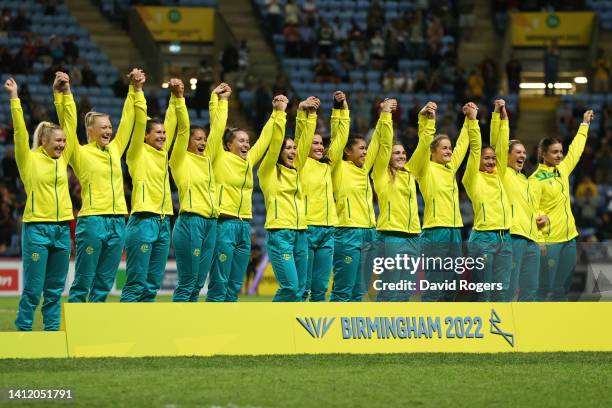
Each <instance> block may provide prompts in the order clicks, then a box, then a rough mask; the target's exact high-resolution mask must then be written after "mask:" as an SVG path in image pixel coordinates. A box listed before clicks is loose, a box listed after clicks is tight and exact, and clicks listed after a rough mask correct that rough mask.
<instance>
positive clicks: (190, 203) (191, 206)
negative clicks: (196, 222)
mask: <svg viewBox="0 0 612 408" xmlns="http://www.w3.org/2000/svg"><path fill="white" fill-rule="evenodd" d="M189 208H193V204H192V201H191V187H190V188H189Z"/></svg>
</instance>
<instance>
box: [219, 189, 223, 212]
mask: <svg viewBox="0 0 612 408" xmlns="http://www.w3.org/2000/svg"><path fill="white" fill-rule="evenodd" d="M222 200H223V184H222V185H221V187H220V188H219V207H221V201H222Z"/></svg>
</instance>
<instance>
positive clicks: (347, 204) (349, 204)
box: [346, 197, 351, 219]
mask: <svg viewBox="0 0 612 408" xmlns="http://www.w3.org/2000/svg"><path fill="white" fill-rule="evenodd" d="M346 208H347V209H348V216H349V219H350V218H351V201H350V200H349V198H348V197H346Z"/></svg>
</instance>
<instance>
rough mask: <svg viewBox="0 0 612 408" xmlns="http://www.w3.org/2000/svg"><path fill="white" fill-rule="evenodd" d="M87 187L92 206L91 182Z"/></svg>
mask: <svg viewBox="0 0 612 408" xmlns="http://www.w3.org/2000/svg"><path fill="white" fill-rule="evenodd" d="M87 189H88V190H89V206H90V207H91V206H92V204H91V183H89V184H88V185H87Z"/></svg>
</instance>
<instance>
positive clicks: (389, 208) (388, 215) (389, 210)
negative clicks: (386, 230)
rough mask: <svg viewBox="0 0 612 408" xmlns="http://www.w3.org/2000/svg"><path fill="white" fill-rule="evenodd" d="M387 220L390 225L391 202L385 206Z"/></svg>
mask: <svg viewBox="0 0 612 408" xmlns="http://www.w3.org/2000/svg"><path fill="white" fill-rule="evenodd" d="M387 218H389V223H391V200H389V205H388V206H387Z"/></svg>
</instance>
